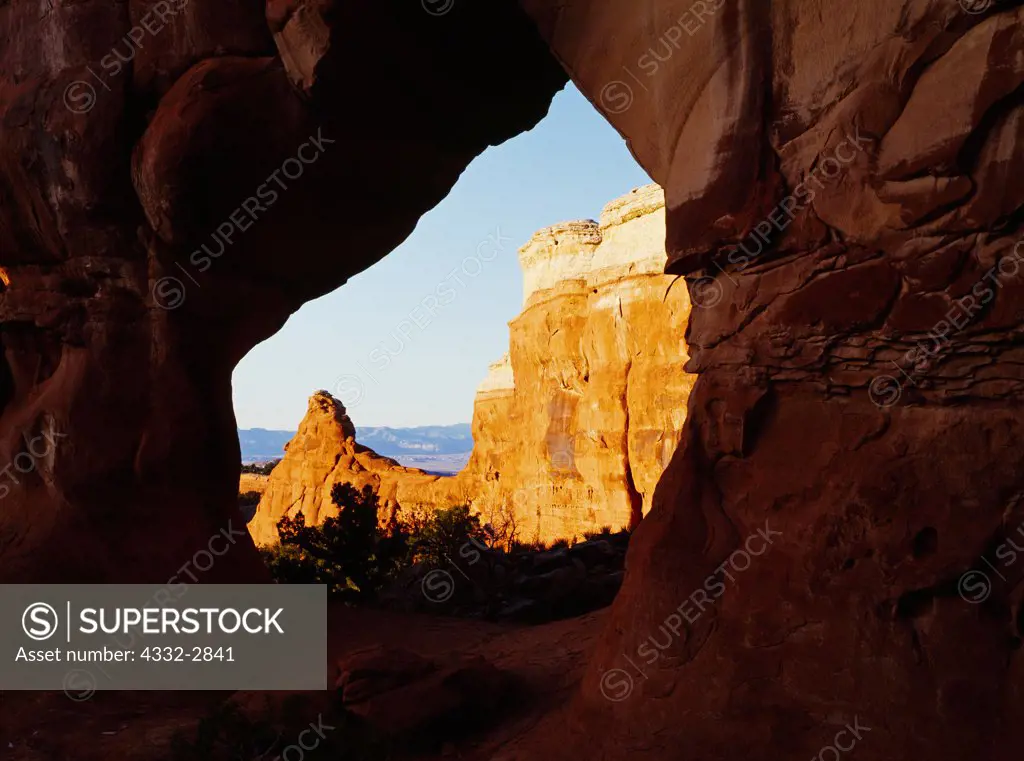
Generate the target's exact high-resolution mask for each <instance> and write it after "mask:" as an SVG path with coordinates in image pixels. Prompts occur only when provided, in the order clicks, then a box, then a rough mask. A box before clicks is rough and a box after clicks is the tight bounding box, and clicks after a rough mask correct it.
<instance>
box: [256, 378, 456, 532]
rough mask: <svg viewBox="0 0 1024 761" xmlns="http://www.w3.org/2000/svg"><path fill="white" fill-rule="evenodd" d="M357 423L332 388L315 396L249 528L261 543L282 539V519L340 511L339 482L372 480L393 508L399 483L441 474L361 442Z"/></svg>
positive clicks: (411, 484)
mask: <svg viewBox="0 0 1024 761" xmlns="http://www.w3.org/2000/svg"><path fill="white" fill-rule="evenodd" d="M355 436H356V429H355V426H354V425H353V424H352V420H351V419H350V418H349V416H348V414H347V413H346V412H345V406H344V405H343V404H342V403H341V402H339V401H338V400H337V399H335V398H334V397H332V396H331V395H330V394H328V393H327V392H326V391H319V392H317V393H315V394H313V396H311V397H310V398H309V407H308V409H307V411H306V416H305V417H304V418H303V419H302V422H301V423H300V424H299V429H298V431H297V432H296V433H295V436H294V437H293V438H292V440H291V441H289V442H288V444H287V445H285V455H284V458H283V459H282V460H281V462H279V463H278V464H277V465H275V466H274V469H273V470H272V471H271V472H270V477H269V478H268V479H267V484H266V488H265V489H264V491H263V495H262V497H261V498H260V503H259V507H258V508H257V510H256V515H254V516H253V519H252V520H251V521H250V522H249V525H248V528H249V533H250V534H251V535H252V538H253V540H254V541H255V542H256V544H259V545H273V544H277V541H278V536H277V524H278V522H279V521H280V520H281V519H282V518H284V517H289V518H293V517H295V516H296V515H297V514H298V513H299V512H301V513H302V515H303V518H305V521H306V524H307V525H319V524H321V523H323V522H324V521H325V520H327V519H328V518H332V517H334V516H336V515H337V514H338V507H337V505H335V504H334V502H333V501H332V499H331V490H332V488H333V487H334V485H335V484H336V483H348V484H352V485H353V486H355V487H356V488H357V489H358V490H360V491H362V489H363V487H365V486H370V487H371V488H372V489H373V490H374V492H376V494H377V495H378V498H379V499H380V505H381V507H383V508H385V510H386V511H388V512H386V513H385V514H383V515H382V519H383V518H385V517H386V516H387V515H388V513H393V512H394V510H395V509H396V507H397V506H398V503H399V487H400V486H401V487H402V488H416V487H417V486H420V485H424V484H429V483H432V482H434V481H436V480H437V478H438V477H437V476H432V475H430V474H428V473H425V472H423V471H422V470H419V469H417V468H404V467H402V466H401V465H399V464H398V463H397V462H395V461H394V460H392V459H390V458H388V457H381V456H380V455H378V454H377V453H376V452H374V451H373V450H371V449H368V448H367V447H364V446H362V445H360V444H357V443H356V439H355Z"/></svg>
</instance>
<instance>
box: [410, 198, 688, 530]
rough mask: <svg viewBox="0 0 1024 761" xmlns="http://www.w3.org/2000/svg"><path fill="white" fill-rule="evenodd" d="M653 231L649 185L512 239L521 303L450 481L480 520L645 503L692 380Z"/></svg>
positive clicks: (594, 513) (679, 290) (581, 526)
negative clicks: (468, 452)
mask: <svg viewBox="0 0 1024 761" xmlns="http://www.w3.org/2000/svg"><path fill="white" fill-rule="evenodd" d="M664 236H665V210H664V200H663V195H662V192H661V189H660V188H659V187H658V186H656V185H649V186H647V187H644V188H639V189H637V190H634V191H633V192H631V193H629V194H627V195H626V196H623V197H622V198H619V199H616V200H615V201H612V202H611V203H609V204H608V205H607V206H606V207H605V209H604V211H603V212H602V214H601V218H600V221H599V222H593V221H580V222H568V223H563V224H558V225H554V226H552V227H548V228H545V229H543V230H540V231H538V232H537V233H535V234H534V235H533V237H532V238H531V239H530V240H529V241H528V242H527V243H526V245H524V246H523V247H522V248H521V249H520V252H519V258H520V262H521V264H522V268H523V289H524V293H523V311H522V312H521V313H520V314H519V316H517V317H516V318H515V319H514V320H512V322H511V323H509V332H510V347H509V354H508V355H507V356H506V357H505V358H503V359H502V361H501V362H499V363H497V364H495V365H492V366H491V369H490V373H489V375H488V377H487V379H486V380H485V381H484V383H483V384H482V385H481V386H480V389H479V392H478V394H477V399H476V406H475V411H474V420H473V440H474V449H473V455H472V457H471V458H470V461H469V464H468V465H467V467H466V470H465V471H464V472H463V473H461V474H459V476H456V477H455V480H457V481H459V482H460V486H463V485H465V486H464V488H463V491H465V490H468V491H469V492H470V493H471V496H472V504H473V507H474V508H475V509H476V510H477V511H478V512H480V513H481V515H483V516H484V517H485V518H487V519H493V520H495V521H500V520H501V519H502V517H503V514H504V516H508V514H509V513H511V515H512V517H513V518H514V525H515V529H516V533H517V535H518V538H519V539H520V540H528V541H537V540H539V541H545V542H550V541H552V540H554V539H558V538H573V537H580V536H581V535H582V534H583V533H584V532H587V531H596V530H599V529H600V528H601V527H603V526H609V527H611V528H613V529H619V528H622V527H627V526H631V525H635V524H636V523H637V522H638V521H639V520H640V518H641V516H642V515H643V514H644V513H646V511H647V510H648V509H649V508H650V505H651V498H652V496H653V493H654V487H655V485H656V484H657V481H658V479H659V477H660V476H661V473H662V471H663V470H664V467H665V465H666V464H667V463H668V461H669V459H670V458H671V456H672V453H673V452H674V451H675V446H676V443H677V442H678V440H679V432H680V431H681V430H682V425H683V421H684V420H685V418H686V400H687V396H688V394H689V391H690V388H691V386H692V383H693V376H690V375H688V374H687V373H685V372H683V371H682V368H683V366H684V364H685V363H686V361H687V353H686V345H685V343H684V341H683V334H684V333H685V330H686V322H687V319H688V317H689V313H690V302H689V295H688V292H687V289H686V287H685V284H684V283H683V282H682V281H681V280H680V281H679V282H678V283H677V282H676V280H677V279H676V278H674V277H671V276H668V275H665V274H664V269H665V261H666V254H665V246H664ZM673 286H675V287H673ZM446 481H447V479H444V480H442V481H441V482H439V483H438V484H436V485H434V486H433V487H432V488H433V489H434V490H435V491H436V490H437V489H441V488H444V487H445V486H446V485H447V484H446ZM411 496H412V495H411V494H410V497H411Z"/></svg>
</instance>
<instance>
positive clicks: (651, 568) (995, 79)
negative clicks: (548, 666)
mask: <svg viewBox="0 0 1024 761" xmlns="http://www.w3.org/2000/svg"><path fill="white" fill-rule="evenodd" d="M524 6H526V7H528V8H530V9H531V13H533V15H534V16H535V18H537V20H538V23H539V24H540V26H541V28H542V30H543V33H544V34H545V36H546V38H547V39H548V40H549V42H550V43H551V45H552V47H553V49H555V50H556V52H557V54H558V55H559V57H560V59H561V60H562V61H563V63H564V65H566V67H567V69H568V70H569V71H570V72H571V73H572V74H573V77H574V79H576V80H577V82H579V83H580V84H581V87H582V88H583V89H584V90H585V91H586V92H588V93H589V94H590V96H591V98H592V99H593V101H594V102H595V104H597V105H598V106H599V107H600V108H602V110H603V111H604V113H605V114H606V116H608V118H609V119H610V120H611V121H612V122H613V123H614V124H615V125H616V126H617V127H618V128H619V130H620V131H621V132H622V133H623V134H624V135H625V136H626V138H627V139H628V140H629V141H630V145H631V147H632V149H633V151H634V153H635V155H636V156H637V158H638V159H639V160H640V161H641V163H642V164H643V165H644V166H645V167H646V168H647V169H648V171H649V172H650V174H651V176H652V177H653V178H654V179H655V180H656V181H657V182H659V183H660V184H661V185H662V186H663V187H664V188H665V193H666V199H667V205H668V212H667V219H666V222H667V249H668V255H669V270H670V271H672V272H678V273H686V274H687V275H688V280H689V282H690V288H691V295H692V297H693V300H694V302H695V308H694V310H693V313H692V315H691V320H690V325H689V329H688V332H687V340H688V345H689V350H690V353H691V357H692V359H691V361H690V363H689V364H688V366H687V369H688V370H690V371H692V372H696V373H698V374H699V380H698V382H697V383H696V385H695V386H694V389H693V393H692V395H691V397H690V408H689V418H688V420H687V423H686V428H685V431H684V434H683V441H682V443H681V445H680V447H679V449H678V450H677V451H676V453H675V456H674V458H673V460H672V462H671V463H670V464H669V466H668V468H667V469H666V471H665V475H664V477H663V478H662V480H661V481H660V482H659V484H658V488H657V491H656V493H655V498H654V505H653V508H652V510H651V512H650V514H649V515H648V516H647V518H646V519H645V520H644V522H643V523H642V524H641V526H640V528H639V530H638V531H637V532H636V533H635V535H634V537H633V541H632V543H631V545H630V551H629V556H628V559H627V575H626V580H625V584H624V587H623V590H622V592H621V594H620V596H619V598H618V599H617V601H616V603H615V605H614V607H613V611H612V616H611V620H610V622H609V625H608V627H607V629H606V631H605V633H604V637H603V640H602V642H601V644H600V645H599V646H598V648H597V649H596V651H595V656H594V661H593V663H592V665H591V669H590V671H589V673H588V676H587V677H586V679H585V682H584V689H583V696H582V700H581V701H580V702H579V703H578V704H577V705H576V706H575V707H574V709H573V711H572V716H573V717H574V718H575V720H576V721H577V722H578V723H577V725H576V726H577V730H576V733H575V734H574V735H573V741H572V742H573V743H575V742H579V743H581V744H582V746H581V752H582V753H583V754H584V755H587V754H589V753H591V752H593V753H594V754H595V755H597V756H598V757H625V756H626V755H628V754H629V753H631V752H633V751H634V750H635V751H639V752H642V751H644V750H648V749H651V750H650V751H649V752H653V753H655V754H656V755H658V754H661V753H665V754H669V749H670V748H675V749H680V748H685V749H686V755H687V756H688V757H691V758H695V759H741V758H742V759H761V758H764V759H777V758H781V757H792V758H810V757H812V756H816V755H817V754H818V753H819V752H820V751H821V750H822V749H823V748H825V747H826V746H828V745H831V744H832V743H833V740H834V738H835V736H836V734H837V732H838V731H840V730H843V729H844V727H845V726H846V725H847V724H848V723H851V722H855V721H857V720H858V717H859V721H860V722H861V724H863V725H866V726H868V727H871V730H870V732H863V733H862V739H860V740H858V741H857V742H856V748H855V750H854V751H852V753H851V757H854V756H855V757H856V758H858V759H868V760H873V759H893V758H896V757H900V758H902V757H910V756H917V755H927V756H931V757H936V758H944V759H956V758H961V757H967V756H971V757H982V758H986V759H996V758H998V759H1003V758H1009V757H1010V755H1011V754H1012V753H1014V752H1015V751H1014V747H1015V744H1016V740H1015V739H1014V737H1013V731H1014V730H1012V729H1011V728H1012V727H1016V726H1019V725H1020V722H1021V720H1022V718H1024V717H1022V707H1024V701H1022V696H1021V693H1020V689H1019V683H1020V676H1021V663H1020V657H1019V647H1020V643H1021V638H1022V635H1024V630H1022V626H1021V621H1022V619H1021V616H1020V613H1021V594H1022V592H1024V585H1022V584H1021V583H1020V582H1021V571H1020V567H1021V564H1020V563H1019V562H1016V563H1015V564H1009V559H1010V558H1013V557H1014V556H1015V553H1016V551H1015V550H1013V549H1012V548H1010V547H1007V546H1006V545H1005V542H1006V541H1008V540H1009V538H1010V537H1012V536H1013V535H1014V534H1015V532H1016V531H1017V528H1018V527H1019V526H1020V525H1021V523H1022V521H1024V511H1022V508H1021V499H1020V498H1021V495H1022V494H1024V475H1022V470H1021V467H1020V456H1019V455H1018V454H1017V449H1018V447H1017V446H1015V444H1013V443H1011V442H1017V441H1019V440H1020V438H1021V435H1022V430H1021V425H1022V424H1021V421H1020V416H1019V414H1018V413H1019V410H1018V406H1019V398H1020V395H1021V393H1022V392H1024V365H1022V362H1021V356H1022V355H1021V348H1020V344H1021V321H1022V317H1024V299H1022V296H1024V292H1022V291H1024V268H1022V266H1021V265H1022V264H1024V260H1022V258H1021V256H1020V252H1024V249H1022V248H1021V247H1020V246H1019V245H1018V243H1019V241H1020V240H1021V238H1022V235H1024V230H1022V229H1021V213H1020V206H1021V202H1022V201H1024V198H1022V196H1021V190H1022V187H1021V181H1020V177H1021V176H1024V175H1022V174H1021V168H1022V166H1021V158H1020V152H1019V150H1018V149H1017V147H1016V143H1017V142H1019V140H1018V138H1017V135H1018V134H1019V132H1018V127H1019V119H1018V118H1017V116H1018V110H1019V109H1020V108H1021V105H1022V103H1021V91H1020V90H1019V81H1020V77H1019V70H1020V55H1019V47H1020V44H1019V43H1020V34H1021V10H1020V9H1019V8H1017V7H1014V6H1011V4H1009V3H996V2H992V3H977V2H962V3H956V2H938V1H937V0H936V1H932V2H927V1H925V2H917V1H916V0H915V1H913V2H896V3H884V2H867V3H857V4H847V5H842V4H825V3H821V2H816V1H815V0H788V1H787V2H782V3H771V4H765V3H759V2H755V1H754V0H750V1H748V0H735V1H734V0H726V1H724V2H707V3H691V2H667V3H658V4H655V5H649V6H645V7H644V8H643V10H642V11H635V12H630V11H627V10H626V7H625V5H624V4H622V3H621V2H617V0H597V2H589V3H585V2H568V3H559V4H558V5H557V7H555V6H552V4H549V3H546V2H543V0H524ZM673 30H674V31H673ZM610 40H614V41H615V43H614V44H610V43H609V41H610ZM596 51H601V54H600V55H598V54H596ZM651 125H657V127H656V128H653V129H652V128H651ZM767 530H770V531H772V532H777V533H778V535H775V534H773V535H772V539H773V542H772V543H771V544H770V545H769V546H768V547H767V548H765V547H764V546H763V545H762V544H760V543H757V542H755V540H753V539H752V537H756V536H757V533H758V532H759V531H767ZM748 541H751V542H752V543H751V544H750V545H748V544H747V542H748ZM1018 544H1019V543H1018ZM748 547H749V548H750V549H751V550H757V552H758V553H759V554H757V555H754V554H752V553H749V552H748ZM1000 548H1002V549H1001V550H1000ZM997 552H1000V555H999V556H997V555H996V553H997ZM745 553H746V554H745ZM723 563H725V565H724V567H723ZM989 563H991V564H992V565H993V566H995V569H993V568H991V567H989V565H988V564H989ZM726 573H728V574H730V575H729V576H727V575H726ZM980 573H984V574H987V579H988V582H989V584H988V586H986V583H985V578H986V577H983V576H979V575H978V574H980ZM598 727H600V728H601V729H600V731H598V732H597V733H596V734H595V728H598ZM556 734H559V738H560V739H559V742H560V743H563V744H564V743H566V738H565V736H564V735H562V734H561V733H559V732H556ZM589 738H595V742H593V744H590V741H589ZM651 738H657V739H656V740H653V741H652V740H651ZM849 739H850V738H849V737H845V738H841V739H840V741H839V742H841V743H842V744H844V745H848V741H849ZM829 753H830V751H826V752H825V755H822V756H821V757H822V758H827V757H829ZM666 757H667V755H666Z"/></svg>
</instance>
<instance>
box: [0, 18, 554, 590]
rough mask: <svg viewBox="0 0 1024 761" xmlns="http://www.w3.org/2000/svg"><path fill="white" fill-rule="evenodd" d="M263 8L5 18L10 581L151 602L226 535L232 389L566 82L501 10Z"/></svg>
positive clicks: (247, 575) (0, 60) (5, 549)
mask: <svg viewBox="0 0 1024 761" xmlns="http://www.w3.org/2000/svg"><path fill="white" fill-rule="evenodd" d="M299 5H301V8H299V7H298V6H299ZM280 6H281V4H274V3H272V4H271V5H270V7H269V8H268V7H265V5H264V3H261V2H252V1H251V0H237V1H236V0H230V1H229V2H212V1H211V0H190V1H189V2H187V3H181V2H177V1H176V0H175V1H174V2H171V1H170V0H169V1H168V2H163V1H162V0H157V2H151V0H131V2H125V3H119V4H109V3H108V4H103V3H94V2H86V3H73V4H70V5H59V6H53V7H48V8H45V9H43V11H42V12H41V11H40V10H39V8H37V7H36V6H32V5H30V4H25V3H20V2H15V3H6V4H3V5H2V6H0V36H2V38H3V39H4V40H6V41H7V43H5V44H4V45H3V46H2V48H0V125H2V127H0V266H2V267H3V268H4V277H3V278H0V279H4V280H5V282H6V283H8V284H7V285H6V288H5V290H4V292H3V293H2V294H0V326H2V342H3V362H2V363H0V468H4V467H5V466H7V465H8V464H11V467H12V469H13V467H14V464H15V462H17V465H18V466H20V467H21V468H22V471H23V472H22V471H13V470H12V473H13V475H14V477H15V479H16V482H15V481H11V482H10V483H9V484H6V485H7V486H9V487H10V488H9V489H8V490H7V491H5V492H4V494H3V497H2V502H0V581H35V582H42V581H71V580H74V581H77V582H88V581H104V580H107V581H112V580H120V581H125V580H130V581H135V582H152V583H160V584H162V583H166V582H167V581H168V580H169V579H171V578H173V577H175V576H176V574H178V573H179V572H180V569H181V568H182V567H184V566H186V565H187V564H188V563H189V562H190V561H191V559H192V557H193V556H194V555H195V553H196V552H197V551H200V550H204V551H205V550H206V548H207V544H208V543H209V541H210V540H211V538H213V537H216V536H219V535H220V533H221V531H222V530H225V529H226V528H227V527H228V524H229V523H230V522H232V521H234V522H235V523H236V524H240V523H241V518H240V517H239V514H238V508H237V500H236V490H237V485H238V484H237V476H238V462H239V455H238V443H237V434H236V430H235V423H234V420H233V414H232V406H231V371H232V368H233V367H234V366H235V364H236V363H237V362H238V360H239V359H241V357H242V356H244V355H245V353H246V352H247V351H248V350H249V349H250V348H251V347H252V346H253V345H255V344H256V343H258V342H259V341H261V340H263V339H264V338H266V337H267V336H269V335H271V334H272V333H273V332H274V331H276V330H277V329H278V328H280V326H281V325H282V324H283V323H284V321H285V320H286V319H287V317H288V316H289V315H290V314H291V313H292V312H293V311H295V310H296V309H298V308H299V307H300V306H301V305H302V304H303V303H304V302H305V301H307V300H309V299H311V298H315V297H316V296H319V295H321V294H323V293H326V292H328V291H330V290H332V289H334V288H336V287H338V286H339V285H341V284H342V283H344V282H345V281H346V280H347V279H348V278H349V277H350V276H351V275H353V274H355V273H357V272H359V271H361V270H363V269H365V268H366V267H367V266H369V265H370V264H372V263H373V262H374V261H376V260H378V259H379V258H380V257H382V256H384V255H385V254H386V253H387V252H388V251H390V250H391V249H393V248H394V247H395V246H396V245H397V244H398V243H400V242H401V241H402V240H403V239H404V238H405V237H406V236H407V235H408V234H409V233H410V232H411V231H412V229H413V227H414V226H415V224H416V221H417V219H418V218H419V216H420V215H421V214H422V213H423V212H424V211H426V210H427V209H429V208H431V207H432V206H433V205H435V204H436V203H437V202H439V201H440V200H441V199H442V198H443V197H444V196H445V195H446V194H447V192H448V190H449V189H450V188H451V186H452V185H453V184H454V183H455V181H456V179H457V178H458V176H459V174H460V173H461V172H462V171H463V169H465V167H466V166H467V164H468V163H469V162H470V161H471V160H472V159H473V157H475V156H476V155H477V154H479V153H480V152H481V151H483V150H484V149H485V148H486V147H487V146H489V145H492V144H497V143H500V142H502V141H503V140H505V139H507V138H508V137H511V136H512V135H515V134H518V133H519V132H522V131H523V130H525V129H528V128H530V127H532V126H533V125H534V124H536V123H537V121H538V120H539V119H540V118H541V117H542V116H543V115H544V114H545V113H546V111H547V106H548V103H549V102H550V99H551V97H552V95H553V94H554V92H555V91H556V90H557V89H558V88H560V87H561V86H562V85H563V84H564V82H565V74H564V73H563V72H562V71H561V69H560V68H559V67H558V65H557V63H556V62H555V60H554V59H553V57H552V56H551V55H550V53H549V51H548V50H547V48H546V47H545V46H544V44H543V42H542V41H541V40H540V39H539V38H538V36H537V33H536V30H535V29H534V28H533V26H532V25H531V24H530V22H529V20H528V19H527V18H526V17H525V16H524V14H523V13H522V11H521V10H520V9H519V8H518V7H517V6H516V5H515V3H513V2H512V1H511V0H503V1H500V2H491V3H488V4H487V5H486V6H482V5H479V4H473V3H462V4H459V5H457V6H456V7H454V8H451V9H449V12H448V13H446V14H445V15H444V17H439V16H437V15H436V14H435V15H432V14H431V13H429V12H427V10H425V9H424V7H423V6H422V5H421V4H420V3H390V2H389V3H380V2H377V0H373V1H372V2H371V1H370V0H365V1H363V0H360V1H357V2H345V3H338V4H336V7H335V4H331V3H318V2H315V3H309V4H293V6H289V7H288V8H282V7H280ZM318 14H326V15H327V16H329V20H327V21H325V20H324V17H322V16H318ZM288 19H298V20H299V21H302V24H303V26H302V28H303V29H305V30H307V31H306V32H301V30H300V32H301V34H306V33H312V34H314V36H315V35H316V34H319V31H317V30H320V31H323V29H324V27H325V26H326V27H329V31H328V32H326V36H319V37H316V44H315V45H314V44H312V43H307V42H305V41H302V40H299V39H298V38H297V37H296V35H295V34H293V32H294V30H295V28H296V27H295V26H294V24H292V25H291V26H289V24H288ZM281 24H284V25H285V27H287V29H285V30H282V27H281ZM495 30H498V33H495ZM301 34H300V35H299V36H301ZM381 40H388V41H389V42H388V43H387V46H385V47H382V45H381V42H380V41H381ZM299 48H301V49H303V50H312V51H313V52H312V53H311V54H310V55H308V56H306V57H300V56H298V54H295V55H292V54H288V55H283V58H279V57H277V52H278V50H282V51H284V52H287V51H289V50H297V49H299ZM407 55H408V56H410V60H413V59H414V60H415V61H416V64H415V67H414V68H415V73H414V74H412V75H411V76H410V72H409V69H408V68H407V67H406V66H405V64H404V63H402V61H403V57H404V56H407ZM300 59H301V65H302V66H305V67H306V69H304V70H305V71H306V72H307V73H308V74H309V75H310V76H309V77H308V81H305V82H303V81H300V80H301V77H296V76H295V71H296V68H295V67H296V66H297V65H299V62H300ZM354 72H372V73H367V74H366V75H363V74H362V73H360V74H359V75H354ZM345 218H349V219H352V220H358V222H357V223H355V224H353V225H350V226H348V227H346V228H345V229H344V230H340V229H339V227H338V224H337V223H338V220H341V219H345ZM204 247H205V248H204ZM40 437H42V438H40ZM47 437H49V438H47ZM51 439H52V440H53V441H54V444H52V445H49V444H45V442H47V441H50V440H51ZM44 444H45V445H44ZM29 448H31V449H32V450H33V451H34V452H36V453H37V454H35V455H32V454H29V453H27V450H28V449H29ZM30 462H31V465H30ZM238 527H239V526H238V525H236V526H233V528H234V529H237V528H238ZM260 578H265V577H264V576H263V569H262V566H261V565H260V563H259V559H258V555H257V553H256V552H255V550H254V549H253V547H252V545H251V543H249V542H248V541H245V540H244V539H243V540H240V541H239V542H238V543H237V544H236V545H234V546H233V547H232V548H231V550H230V551H229V552H228V553H227V554H225V555H224V556H222V557H219V558H218V560H217V562H216V563H215V564H214V566H213V567H212V568H211V569H210V570H209V571H208V572H205V573H204V574H203V575H202V580H203V581H218V580H220V581H232V580H234V581H241V580H252V579H260Z"/></svg>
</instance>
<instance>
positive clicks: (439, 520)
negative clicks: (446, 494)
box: [409, 505, 487, 567]
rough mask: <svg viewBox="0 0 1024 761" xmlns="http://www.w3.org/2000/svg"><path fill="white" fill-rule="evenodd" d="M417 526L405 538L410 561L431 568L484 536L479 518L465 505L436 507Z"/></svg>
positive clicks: (450, 558) (443, 564)
mask: <svg viewBox="0 0 1024 761" xmlns="http://www.w3.org/2000/svg"><path fill="white" fill-rule="evenodd" d="M417 529H418V530H417V531H416V532H415V533H412V534H411V536H410V537H409V544H410V546H411V548H412V560H413V562H416V563H425V564H427V565H429V566H431V567H441V566H445V565H448V564H449V563H451V562H453V558H457V557H459V554H460V550H461V549H462V548H463V547H465V546H466V545H467V544H469V543H470V542H472V543H475V544H477V545H478V546H480V545H483V544H484V543H485V541H486V539H487V533H486V532H485V531H484V529H483V528H482V527H481V526H480V519H479V518H478V517H477V516H475V515H471V514H470V512H469V506H468V505H458V506H456V507H449V508H447V509H445V510H438V511H437V512H436V513H434V514H433V515H432V516H431V517H430V518H429V519H428V520H427V521H426V522H425V523H424V524H423V525H422V526H420V527H417Z"/></svg>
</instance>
